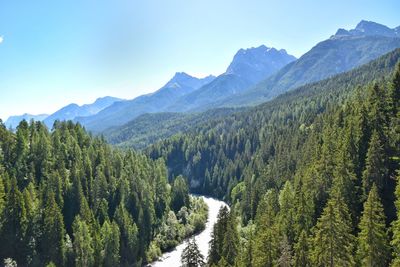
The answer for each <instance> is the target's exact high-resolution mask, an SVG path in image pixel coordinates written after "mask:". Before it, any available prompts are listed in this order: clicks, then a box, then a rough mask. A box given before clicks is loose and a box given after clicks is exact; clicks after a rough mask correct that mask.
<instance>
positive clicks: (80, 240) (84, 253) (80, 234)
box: [73, 216, 94, 267]
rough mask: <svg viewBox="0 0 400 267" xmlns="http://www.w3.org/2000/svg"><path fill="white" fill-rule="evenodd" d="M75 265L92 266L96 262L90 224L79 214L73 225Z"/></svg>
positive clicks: (79, 266) (81, 266)
mask: <svg viewBox="0 0 400 267" xmlns="http://www.w3.org/2000/svg"><path fill="white" fill-rule="evenodd" d="M73 230H74V252H75V265H76V266H77V267H90V266H93V264H94V248H93V238H92V236H91V234H90V229H89V226H88V225H87V224H86V222H85V221H84V220H82V219H81V218H80V217H79V216H77V217H76V219H75V221H74V225H73Z"/></svg>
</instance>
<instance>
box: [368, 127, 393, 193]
mask: <svg viewBox="0 0 400 267" xmlns="http://www.w3.org/2000/svg"><path fill="white" fill-rule="evenodd" d="M386 163H387V160H386V155H385V150H384V147H383V145H382V142H381V140H380V138H379V135H378V132H377V131H373V132H372V136H371V140H370V142H369V148H368V153H367V160H366V167H365V170H364V172H363V191H364V196H365V199H366V198H367V196H368V193H369V190H371V187H372V185H373V184H374V183H375V184H376V187H377V188H378V192H380V193H381V192H382V190H383V187H384V185H385V184H386V180H385V179H386V177H387V174H388V169H387V165H386Z"/></svg>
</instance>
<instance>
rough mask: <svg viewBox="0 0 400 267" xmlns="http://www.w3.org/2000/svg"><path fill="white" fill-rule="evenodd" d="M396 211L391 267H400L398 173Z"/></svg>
mask: <svg viewBox="0 0 400 267" xmlns="http://www.w3.org/2000/svg"><path fill="white" fill-rule="evenodd" d="M395 195H396V201H395V205H396V210H397V219H396V220H394V221H393V222H392V232H393V238H392V241H391V242H390V244H391V245H392V248H393V261H392V264H391V265H392V266H400V172H398V173H397V184H396V191H395Z"/></svg>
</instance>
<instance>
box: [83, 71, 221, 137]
mask: <svg viewBox="0 0 400 267" xmlns="http://www.w3.org/2000/svg"><path fill="white" fill-rule="evenodd" d="M214 78H215V77H214V76H207V77H205V78H202V79H199V78H195V77H192V76H190V75H188V74H186V73H184V72H177V73H176V74H175V75H174V77H173V78H172V79H171V80H170V81H168V82H167V83H166V84H165V85H164V86H163V87H161V88H160V89H159V90H157V91H156V92H154V93H152V94H147V95H142V96H139V97H137V98H135V99H132V100H129V101H125V102H117V103H115V104H113V105H111V106H109V107H108V108H106V109H104V110H103V111H101V112H99V113H98V114H96V115H95V116H91V117H86V118H84V117H78V118H76V121H78V122H80V123H82V124H83V125H85V126H86V127H87V128H88V129H91V130H93V131H96V132H99V131H102V130H105V129H107V128H109V127H111V126H118V125H122V124H124V123H126V122H128V121H130V120H132V119H133V118H135V117H137V116H139V115H141V114H144V113H154V112H160V111H164V110H165V109H166V108H167V107H168V106H170V105H171V104H173V103H174V102H175V101H176V100H177V99H178V98H179V97H181V96H183V95H186V94H189V93H191V92H193V91H195V90H196V89H198V88H200V87H202V86H203V85H205V84H208V83H210V82H211V81H213V80H214Z"/></svg>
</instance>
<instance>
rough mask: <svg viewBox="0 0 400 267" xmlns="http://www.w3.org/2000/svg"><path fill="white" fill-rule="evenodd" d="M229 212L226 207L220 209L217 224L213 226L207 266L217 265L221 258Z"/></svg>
mask: <svg viewBox="0 0 400 267" xmlns="http://www.w3.org/2000/svg"><path fill="white" fill-rule="evenodd" d="M228 220H229V210H228V208H227V207H226V206H223V207H221V208H220V210H219V212H218V216H217V222H216V223H215V224H214V226H213V231H212V234H211V235H212V237H211V240H210V243H209V245H210V249H209V252H208V259H207V261H208V265H210V266H211V265H212V264H217V263H218V262H219V261H220V259H221V257H222V256H223V246H224V240H225V233H226V231H227V227H228Z"/></svg>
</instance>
